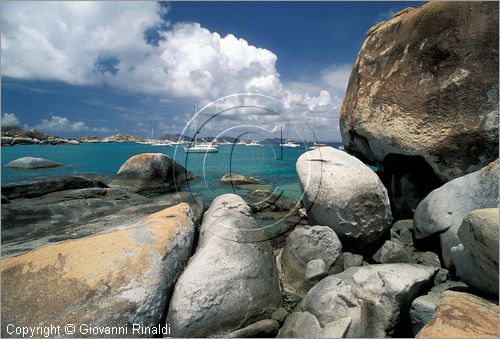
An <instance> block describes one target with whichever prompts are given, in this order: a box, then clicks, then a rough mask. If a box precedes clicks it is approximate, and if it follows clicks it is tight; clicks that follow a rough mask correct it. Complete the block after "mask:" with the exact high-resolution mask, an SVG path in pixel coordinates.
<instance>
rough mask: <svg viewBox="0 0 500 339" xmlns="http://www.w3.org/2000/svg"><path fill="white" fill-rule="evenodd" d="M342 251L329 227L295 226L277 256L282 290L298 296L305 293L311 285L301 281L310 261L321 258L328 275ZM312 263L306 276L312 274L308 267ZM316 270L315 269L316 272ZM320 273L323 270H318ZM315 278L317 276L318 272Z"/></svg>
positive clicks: (325, 272) (340, 244)
mask: <svg viewBox="0 0 500 339" xmlns="http://www.w3.org/2000/svg"><path fill="white" fill-rule="evenodd" d="M341 254H342V243H341V242H340V240H339V238H338V237H337V234H335V231H333V230H332V229H331V228H330V227H327V226H301V227H296V228H295V229H294V230H293V231H292V232H291V233H290V234H289V235H288V237H287V238H286V243H285V247H284V249H283V254H282V255H281V257H280V258H281V262H280V268H281V272H280V274H281V277H282V283H283V288H284V290H285V291H286V292H288V293H292V294H297V295H299V296H303V295H305V293H306V292H307V290H308V288H310V287H311V286H310V284H309V283H308V284H304V279H305V278H306V273H307V268H308V266H309V263H310V262H311V261H315V260H318V259H320V260H322V261H323V263H324V272H322V273H323V274H326V275H327V274H328V273H327V272H328V271H329V270H330V268H331V267H332V266H333V265H334V264H335V262H336V261H337V260H338V259H339V258H340V256H341ZM316 264H318V262H317V263H316ZM311 265H312V266H311V267H309V270H310V272H309V275H310V276H309V277H308V278H310V279H312V275H313V274H312V272H311V270H312V269H313V268H314V267H313V266H314V264H311ZM317 271H318V270H316V273H318V272H317ZM314 275H316V274H314ZM319 275H320V276H321V275H322V274H321V273H319ZM316 278H317V279H319V276H316ZM310 279H308V280H310Z"/></svg>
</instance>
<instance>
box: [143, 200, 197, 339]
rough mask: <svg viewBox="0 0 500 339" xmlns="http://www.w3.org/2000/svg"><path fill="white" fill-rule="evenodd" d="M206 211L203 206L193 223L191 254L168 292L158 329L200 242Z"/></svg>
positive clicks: (165, 318)
mask: <svg viewBox="0 0 500 339" xmlns="http://www.w3.org/2000/svg"><path fill="white" fill-rule="evenodd" d="M206 211H207V207H206V206H203V212H202V213H201V217H200V219H199V220H197V221H195V224H194V234H193V247H192V248H191V253H190V254H189V258H188V260H187V261H186V264H185V265H184V267H183V269H182V270H181V271H180V272H179V276H178V277H177V279H175V281H174V282H173V284H172V287H171V289H170V291H168V295H167V302H166V303H165V308H164V309H163V312H162V315H161V318H160V327H161V326H165V324H166V322H167V315H168V308H169V306H170V300H171V299H172V295H173V294H174V290H175V285H176V284H177V281H178V280H179V277H180V276H181V274H182V273H183V272H184V270H185V269H186V267H187V265H188V264H189V261H190V260H191V257H192V256H193V255H194V254H195V253H196V250H197V249H198V243H199V241H200V229H201V223H202V222H203V216H204V215H205V212H206ZM166 293H167V292H166ZM153 338H163V334H161V333H158V334H156V335H154V336H153Z"/></svg>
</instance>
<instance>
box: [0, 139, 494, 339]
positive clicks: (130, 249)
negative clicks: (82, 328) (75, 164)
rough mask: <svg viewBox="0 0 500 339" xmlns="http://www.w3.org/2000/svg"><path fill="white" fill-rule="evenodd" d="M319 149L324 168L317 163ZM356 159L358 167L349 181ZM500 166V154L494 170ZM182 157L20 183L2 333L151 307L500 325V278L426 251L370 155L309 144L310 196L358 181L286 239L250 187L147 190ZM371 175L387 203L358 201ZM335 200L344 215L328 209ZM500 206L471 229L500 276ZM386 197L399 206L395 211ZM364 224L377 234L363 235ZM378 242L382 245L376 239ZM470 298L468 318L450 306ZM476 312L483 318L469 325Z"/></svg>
mask: <svg viewBox="0 0 500 339" xmlns="http://www.w3.org/2000/svg"><path fill="white" fill-rule="evenodd" d="M320 153H321V154H320ZM319 156H321V157H322V158H321V159H322V160H321V161H320V162H319V161H317V159H318V157H319ZM309 162H312V163H313V164H316V163H321V166H322V170H321V171H317V170H316V169H313V171H312V172H311V173H305V172H304V171H303V169H304V168H307V166H306V164H307V163H309ZM357 166H359V168H358V167H357ZM353 168H358V169H357V170H356V171H355V173H357V174H356V175H355V178H356V179H357V180H351V181H346V180H347V179H346V178H347V177H348V173H353ZM492 169H493V170H498V169H497V167H495V166H493V165H491V166H489V167H488V168H486V169H483V170H482V171H483V172H484V171H487V170H492ZM176 171H179V173H185V170H184V171H183V168H182V166H180V165H179V164H177V163H175V161H173V160H172V159H171V158H169V157H167V156H164V155H160V154H141V155H138V156H135V157H132V158H131V159H129V160H128V161H127V162H126V163H125V164H124V165H123V166H122V168H121V169H120V171H119V172H118V174H117V175H116V177H115V179H114V180H113V181H112V186H113V187H109V186H108V185H106V184H105V183H104V182H102V181H100V180H98V179H100V178H99V177H93V176H74V177H53V178H46V179H45V180H39V181H33V182H30V183H25V184H13V185H7V186H4V187H3V193H4V194H5V199H7V200H8V203H5V204H3V205H2V225H3V229H2V244H3V246H2V251H3V255H4V259H3V260H2V275H1V277H2V299H3V304H2V314H3V317H2V325H3V326H2V331H3V333H2V335H6V334H7V333H6V332H5V328H6V327H5V326H4V325H6V324H7V323H16V324H20V326H32V325H34V324H38V323H46V322H50V323H53V324H61V325H62V324H65V323H75V324H82V323H92V324H94V325H95V326H117V327H119V326H125V324H128V325H126V326H128V328H127V331H128V332H127V333H128V334H131V333H133V334H134V336H151V332H145V333H135V332H133V325H132V324H137V323H141V324H143V325H144V326H147V327H149V328H153V329H156V328H159V327H158V326H160V327H161V326H164V327H165V328H167V327H168V328H169V331H170V333H169V334H170V335H172V336H176V337H208V336H227V337H275V336H278V337H310V336H314V337H388V336H401V335H403V336H409V335H419V336H426V335H429V333H431V334H433V333H440V332H439V331H442V329H441V328H442V327H443V326H446V328H449V329H450V331H452V333H454V334H455V335H456V336H464V335H465V334H470V333H472V334H474V335H486V334H491V333H496V332H495V329H494V327H493V322H494V321H495V319H496V321H498V316H496V318H495V313H494V312H495V310H497V308H498V307H497V305H495V304H493V303H492V302H491V301H490V300H487V299H485V298H484V295H489V296H490V298H491V297H493V296H494V295H495V294H494V292H493V293H492V290H491V287H492V286H491V285H487V286H486V287H487V288H485V286H478V285H477V286H476V285H474V284H473V283H470V284H469V282H467V284H465V283H464V282H459V281H454V280H451V278H455V277H456V275H454V273H453V272H450V271H449V270H447V269H445V268H443V267H441V266H442V265H441V261H440V258H439V256H438V254H437V253H434V252H431V251H429V250H427V251H420V250H419V246H418V239H416V232H415V227H414V224H413V222H412V221H408V220H400V221H397V222H395V223H394V224H392V222H391V212H390V206H389V204H387V199H388V198H387V191H386V190H385V188H384V186H383V184H382V182H381V181H380V180H379V179H378V177H377V175H376V174H375V173H374V172H373V171H363V170H361V165H360V163H359V160H357V159H356V158H354V157H352V156H350V155H348V154H346V153H344V152H342V151H338V150H335V149H333V148H321V151H320V150H314V151H311V152H308V153H305V154H304V155H303V156H301V157H300V158H299V160H298V161H297V171H298V174H299V178H300V182H301V183H302V184H303V189H304V193H305V196H307V197H311V196H313V195H314V194H316V193H314V190H316V189H318V186H315V185H314V183H316V182H318V180H322V182H324V183H329V184H331V181H332V180H333V179H332V178H334V177H336V176H339V177H341V178H345V179H346V180H344V182H345V183H346V184H347V185H346V186H345V188H344V191H342V190H341V189H342V187H341V186H340V185H337V189H336V191H337V193H336V195H335V196H332V199H319V200H316V201H313V200H310V199H307V200H306V199H305V200H304V204H305V208H306V210H307V218H308V219H309V224H310V225H303V226H297V227H295V228H294V229H293V230H292V231H291V232H290V233H289V234H288V235H287V236H286V239H285V242H284V246H283V247H282V248H279V249H275V250H274V251H273V248H272V247H271V243H270V241H269V236H268V235H267V234H266V233H265V232H264V230H263V229H261V228H260V227H259V225H258V224H257V223H256V221H255V219H254V217H253V214H252V209H251V207H250V206H249V205H248V204H247V203H246V202H245V201H244V200H243V199H242V198H241V197H239V196H238V195H235V194H224V195H221V196H219V197H217V198H216V199H214V201H213V202H212V204H211V205H210V208H209V209H208V210H206V211H205V212H204V208H203V204H202V203H201V202H199V201H198V200H196V199H194V198H193V197H191V196H190V195H189V196H188V194H187V193H186V194H183V193H174V194H173V195H170V196H161V197H146V196H143V195H139V194H138V193H137V192H138V191H141V192H146V191H147V189H148V188H150V189H151V191H152V192H158V190H159V189H160V188H162V189H163V191H164V192H166V191H168V190H171V189H172V187H175V185H173V184H172V181H173V180H175V179H174V178H176V177H175V176H174V174H176V173H177V172H176ZM120 173H125V174H126V175H125V174H123V175H120ZM179 173H177V174H176V175H178V174H179ZM148 176H149V178H148ZM307 178H308V179H307ZM183 180H187V179H186V178H185V177H184V178H183ZM307 180H309V182H310V183H313V184H310V185H304V183H307V182H308V181H307ZM457 180H458V179H457ZM162 182H163V184H162ZM167 182H168V183H169V184H167ZM335 182H337V181H335ZM113 183H114V184H113ZM366 183H369V184H370V185H371V186H369V187H371V189H372V191H374V192H376V194H375V195H370V196H369V197H370V199H374V201H375V202H374V203H372V205H368V204H367V203H366V202H364V206H374V207H373V208H365V209H363V208H359V207H357V206H356V203H358V202H359V203H360V204H362V203H363V200H362V199H363V197H365V196H366V192H365V191H363V190H362V189H361V187H358V186H356V185H366ZM118 184H119V185H121V186H119V185H118ZM141 185H142V186H141ZM443 187H444V186H443ZM139 188H140V189H139ZM320 188H321V187H320ZM349 190H351V192H350V194H347V193H348V191H349ZM313 193H314V194H313ZM343 193H346V194H343ZM322 194H324V193H319V194H317V195H318V196H321V195H322ZM342 197H344V199H345V200H346V201H347V202H348V203H346V202H345V201H343V200H342ZM365 199H366V197H365ZM422 203H424V202H422ZM324 204H328V206H325V205H324ZM349 206H350V207H349ZM347 208H350V209H347ZM329 210H332V211H338V213H337V214H338V215H340V216H338V219H334V218H333V217H332V218H330V219H328V218H325V219H322V220H323V221H324V223H323V224H322V225H316V223H315V222H313V221H312V220H317V219H319V218H321V213H325V211H329ZM495 211H496V219H495V218H494V215H493V216H492V213H494V212H495ZM495 211H492V209H486V210H484V209H481V210H478V211H473V212H472V213H470V214H467V216H466V217H465V219H464V223H463V226H462V227H461V228H459V231H458V234H459V237H460V239H462V241H463V245H464V248H467V249H468V250H469V251H470V253H471V259H470V260H475V261H477V262H478V263H479V264H478V265H476V266H477V267H475V269H477V270H479V271H477V272H476V274H484V272H485V271H487V273H488V274H490V276H491V278H493V276H494V273H493V271H495V269H496V276H497V278H498V265H497V264H496V268H495V267H493V266H495V264H494V263H491V262H489V261H488V258H493V257H494V256H495V253H493V252H491V251H490V249H489V248H487V246H490V245H491V246H493V245H494V243H495V242H494V239H493V238H494V227H493V226H488V227H481V228H477V227H476V226H477V225H478V224H480V225H486V224H487V225H490V224H491V225H493V224H494V223H495V222H496V226H495V227H496V230H497V233H496V247H497V252H496V253H497V254H496V255H497V257H496V263H497V262H498V209H495ZM372 213H374V214H375V215H376V217H378V216H383V218H380V219H378V220H379V225H373V224H372V220H373V219H372V218H371V217H370V216H371V214H372ZM386 222H387V223H389V226H386V225H385V223H386ZM380 223H382V224H383V226H382V227H380ZM391 224H392V225H391ZM477 232H481V236H476V237H473V236H467V235H465V234H475V235H477V234H478V233H477ZM365 233H366V234H365ZM373 233H375V235H373ZM490 234H493V236H490ZM352 235H355V238H357V239H362V241H364V242H363V244H364V246H365V247H366V248H365V249H364V250H360V247H359V246H353V242H352V238H351V236H352ZM474 239H476V241H475V240H474ZM477 239H479V240H477ZM384 240H385V241H384ZM372 244H382V245H381V246H380V248H378V249H377V250H376V251H375V252H373V251H371V252H370V250H368V249H369V248H370V246H371V245H372ZM351 251H352V252H351ZM5 256H7V257H5ZM488 256H489V257H488ZM455 266H456V267H457V272H460V271H459V270H458V267H460V264H458V262H457V263H455ZM468 268H469V269H471V268H472V269H474V267H468ZM478 272H479V273H478ZM481 272H483V273H481ZM462 280H464V279H462ZM497 285H498V284H497ZM488 288H489V289H488ZM477 290H480V291H481V292H482V293H483V297H480V296H478V295H475V294H477V293H476V291H477ZM450 291H452V292H450ZM453 293H461V294H460V295H456V294H453ZM496 293H497V295H498V290H497V291H496ZM54 295H57V297H54ZM457 304H461V309H460V311H461V312H462V313H461V314H460V317H459V318H456V317H453V316H450V312H449V311H446V310H447V309H449V308H452V307H455V306H456V305H457ZM48 306H49V308H50V312H47V307H48ZM464 319H466V320H464ZM465 321H467V322H470V323H471V324H470V326H468V327H467V328H466V331H469V332H466V331H460V328H461V327H460V326H462V325H461V324H462V323H463V322H465ZM485 324H486V325H487V326H486V327H485ZM410 331H412V332H410ZM470 331H472V332H470ZM120 334H121V335H123V333H118V334H117V335H116V336H120ZM156 334H158V333H156ZM80 336H81V333H80Z"/></svg>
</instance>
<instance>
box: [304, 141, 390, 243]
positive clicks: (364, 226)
mask: <svg viewBox="0 0 500 339" xmlns="http://www.w3.org/2000/svg"><path fill="white" fill-rule="evenodd" d="M296 167H297V173H298V176H299V180H300V186H301V189H302V191H303V192H304V195H303V202H304V206H305V207H306V209H307V216H308V219H309V222H310V223H312V224H317V225H326V226H329V227H331V228H332V229H333V230H334V231H335V232H336V233H337V235H338V236H339V237H340V238H341V239H342V241H343V244H344V245H345V246H346V247H349V246H354V247H361V248H363V247H365V246H366V245H369V244H371V243H373V242H376V241H377V240H379V239H380V237H381V236H382V235H384V233H385V232H386V231H387V230H388V228H389V227H390V226H391V221H392V219H391V210H390V206H389V198H388V197H387V190H386V189H385V187H384V186H383V184H382V182H381V181H380V179H379V178H378V177H377V175H376V174H375V173H374V172H373V171H372V170H371V169H370V168H368V167H367V166H366V165H365V164H363V163H362V162H361V161H359V160H358V159H356V158H354V157H352V156H350V155H349V154H347V153H345V152H342V151H339V150H335V149H334V148H332V147H320V148H318V149H316V150H313V151H310V152H306V153H304V154H303V155H301V156H300V158H299V159H298V160H297V164H296Z"/></svg>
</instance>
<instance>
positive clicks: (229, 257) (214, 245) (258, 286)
mask: <svg viewBox="0 0 500 339" xmlns="http://www.w3.org/2000/svg"><path fill="white" fill-rule="evenodd" d="M256 228H257V225H256V223H255V221H254V220H253V218H252V216H251V214H250V209H249V207H248V206H247V205H246V204H245V202H244V201H243V199H241V198H240V197H239V196H237V195H234V194H224V195H221V196H219V197H217V198H216V199H215V200H214V201H213V202H212V205H211V206H210V208H209V209H208V210H207V212H206V213H205V215H204V217H203V223H202V226H201V229H200V240H199V244H198V248H197V250H196V253H195V254H194V256H193V257H192V258H191V259H190V261H189V263H188V265H187V267H186V269H185V270H184V272H183V273H182V275H181V276H180V277H179V280H178V282H177V284H176V286H175V290H174V294H173V296H172V300H171V303H170V306H169V309H168V314H167V319H166V323H168V324H170V325H171V335H172V336H176V337H184V336H191V337H204V336H208V335H222V334H224V333H228V332H231V331H235V330H237V329H240V328H243V327H245V326H247V325H249V324H252V323H255V322H256V321H259V320H263V319H269V318H270V316H271V314H272V313H273V311H275V310H276V309H278V308H279V307H280V306H281V305H282V299H281V292H280V288H279V283H278V277H277V272H276V266H275V259H274V255H273V252H272V249H271V246H270V245H269V243H268V242H266V241H260V242H251V241H253V240H254V239H255V238H258V236H256V233H257V232H258V230H256ZM246 230H250V236H248V234H247V232H246ZM260 232H262V231H260Z"/></svg>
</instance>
